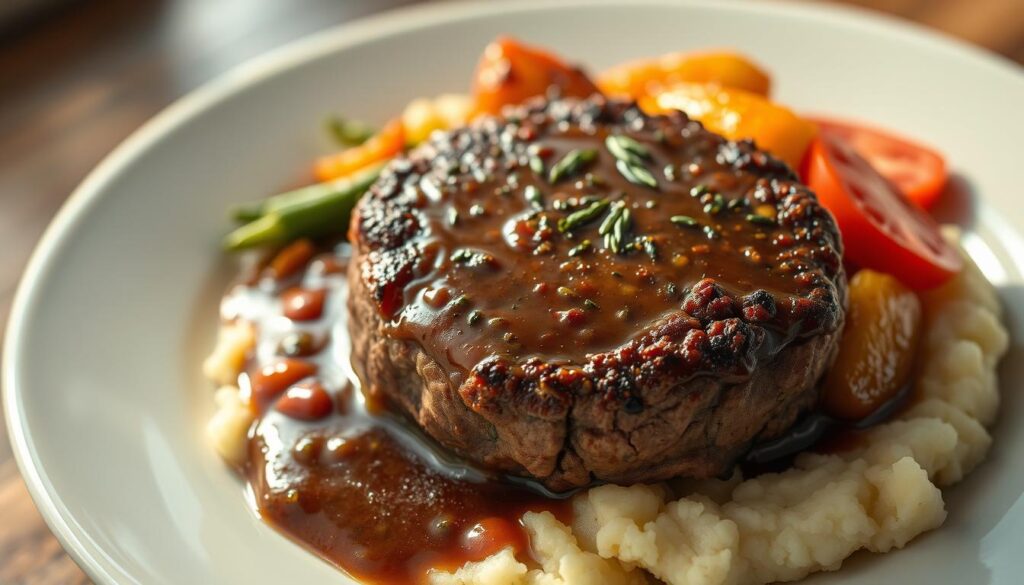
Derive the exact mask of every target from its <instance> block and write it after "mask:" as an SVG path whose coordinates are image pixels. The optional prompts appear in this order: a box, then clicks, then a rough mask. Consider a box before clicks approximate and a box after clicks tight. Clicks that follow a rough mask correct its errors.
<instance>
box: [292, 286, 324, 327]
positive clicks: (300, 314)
mask: <svg viewBox="0 0 1024 585" xmlns="http://www.w3.org/2000/svg"><path fill="white" fill-rule="evenodd" d="M325 300H327V291H326V290H324V289H322V288H318V289H303V288H290V289H288V290H286V291H284V293H282V294H281V303H282V304H283V305H284V308H283V310H282V312H283V313H284V316H285V317H288V318H289V319H291V320H292V321H314V320H316V319H319V318H320V316H321V315H323V313H324V301H325Z"/></svg>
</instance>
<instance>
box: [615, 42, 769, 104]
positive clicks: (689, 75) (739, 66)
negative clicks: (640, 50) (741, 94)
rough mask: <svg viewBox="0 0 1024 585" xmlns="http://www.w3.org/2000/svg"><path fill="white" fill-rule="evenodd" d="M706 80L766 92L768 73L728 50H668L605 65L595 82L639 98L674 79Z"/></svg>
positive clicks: (622, 95) (702, 81) (731, 86)
mask: <svg viewBox="0 0 1024 585" xmlns="http://www.w3.org/2000/svg"><path fill="white" fill-rule="evenodd" d="M680 82H685V83H709V84H714V85H720V86H722V87H728V88H734V89H741V90H744V91H749V92H751V93H756V94H758V95H764V96H766V95H768V92H769V91H770V90H771V83H772V82H771V77H769V76H768V73H767V72H766V71H764V70H763V69H762V68H760V67H758V66H757V65H756V64H755V63H754V62H753V61H751V60H750V59H747V58H746V57H744V56H743V55H739V54H737V53H730V52H712V53H669V54H667V55H662V56H659V57H653V58H648V59H640V60H637V61H630V62H628V63H623V64H621V65H616V66H615V67H612V68H611V69H606V70H605V71H603V72H601V74H600V75H598V77H597V85H598V87H600V88H601V91H602V92H604V93H605V94H607V95H609V96H616V97H629V98H633V99H640V98H642V97H644V96H647V95H652V94H655V93H658V92H659V90H660V88H664V87H667V86H671V85H674V84H676V83H680Z"/></svg>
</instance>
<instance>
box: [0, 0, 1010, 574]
mask: <svg viewBox="0 0 1024 585" xmlns="http://www.w3.org/2000/svg"><path fill="white" fill-rule="evenodd" d="M765 1H768V0H765ZM806 1H810V0H806ZM413 3H420V2H417V1H416V0H0V331H2V327H3V326H4V324H5V323H6V320H7V313H8V310H9V307H10V302H11V297H12V295H13V294H14V289H15V287H16V285H17V281H18V277H19V276H20V273H21V271H22V269H23V267H24V265H25V262H26V260H27V258H28V255H29V253H30V252H31V250H32V248H33V246H34V245H35V243H36V241H37V240H38V238H39V236H40V234H41V233H42V231H43V229H44V228H45V227H46V224H47V223H48V222H49V220H50V218H51V217H52V216H53V214H54V213H55V212H56V211H57V209H58V208H59V207H60V205H61V203H62V202H63V201H64V199H65V198H66V197H67V196H68V194H69V193H70V192H71V191H72V190H73V189H74V187H75V185H76V184H77V183H78V182H79V181H80V180H81V179H82V178H83V177H84V176H85V175H86V174H87V173H88V171H89V170H90V169H91V168H92V167H93V166H95V165H96V163H98V162H99V161H100V159H101V158H102V157H103V156H104V155H105V154H107V153H108V152H109V151H110V150H111V149H112V148H113V147H114V146H116V145H117V144H118V143H119V142H120V141H121V140H123V139H124V138H125V137H126V136H127V135H128V134H130V133H131V132H132V131H133V130H135V129H136V128H137V127H138V126H139V125H141V124H142V123H143V122H145V121H146V120H147V119H148V118H150V117H151V116H153V115H154V114H155V113H157V112H158V111H159V110H161V109H162V108H164V107H165V106H166V105H168V104H169V103H170V102H172V101H173V100H174V99H176V98H178V97H180V96H182V95H183V94H185V93H187V92H188V91H190V90H192V89H194V88H195V87H196V86H198V85H200V84H202V83H203V82H205V81H208V80H210V79H211V78H213V77H215V76H217V75H218V74H220V73H222V72H224V71H226V70H228V69H230V68H231V67H233V66H235V65H237V64H239V63H241V62H243V61H246V60H248V59H250V58H251V57H254V56H256V55H258V54H260V53H263V52H265V51H267V50H269V49H272V48H274V47H277V46H279V45H281V44H284V43H286V42H288V41H291V40H293V39H296V38H298V37H301V36H304V35H306V34H309V33H312V32H315V31H317V30H321V29H324V28H327V27H331V26H334V25H337V24H340V23H345V22H349V21H351V20H353V19H356V18H359V17H360V16H365V15H368V14H371V13H376V12H381V11H384V10H388V9H391V8H394V7H397V6H400V5H404V4H413ZM846 3H848V4H854V5H858V6H860V7H863V8H865V9H868V10H875V11H879V12H884V13H888V14H892V15H895V16H897V17H899V18H903V19H906V20H909V21H914V22H918V23H920V24H923V25H925V26H928V27H932V28H934V29H938V30H940V31H943V32H946V33H948V34H950V35H953V36H956V37H959V38H961V39H964V40H966V41H968V42H971V43H973V44H975V45H978V46H981V47H984V48H986V49H989V50H991V51H994V52H996V53H1000V54H1002V55H1003V56H1005V57H1007V58H1009V59H1011V60H1014V61H1016V62H1017V63H1024V0H849V1H848V2H846ZM88 582H89V581H88V580H87V579H86V577H85V576H84V575H83V574H82V573H81V572H80V571H79V570H78V568H77V567H76V566H75V565H74V563H73V562H72V561H71V560H70V559H69V558H68V557H67V556H66V555H65V554H64V553H63V551H62V550H61V548H60V545H59V544H58V543H57V542H56V540H55V539H54V538H53V537H52V536H51V535H50V534H49V532H48V531H47V530H46V527H45V526H44V525H43V523H42V521H41V520H40V518H39V516H38V514H37V513H36V511H35V508H34V507H33V505H32V503H31V501H30V500H29V497H28V494H27V493H26V492H25V488H24V486H23V484H22V482H21V480H20V477H19V476H18V473H17V470H16V468H15V465H14V461H13V460H12V459H11V452H10V446H9V444H8V441H7V435H6V430H5V429H4V427H3V423H2V421H0V585H9V584H11V585H13V584H18V585H21V584H26V585H27V584H51V583H53V584H57V583H60V584H77V583H88Z"/></svg>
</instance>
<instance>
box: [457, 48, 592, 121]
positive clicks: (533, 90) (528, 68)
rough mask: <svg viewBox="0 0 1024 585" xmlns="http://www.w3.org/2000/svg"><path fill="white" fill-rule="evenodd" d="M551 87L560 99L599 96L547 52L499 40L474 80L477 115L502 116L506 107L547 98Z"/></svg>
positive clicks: (580, 75) (487, 50) (573, 69)
mask: <svg viewBox="0 0 1024 585" xmlns="http://www.w3.org/2000/svg"><path fill="white" fill-rule="evenodd" d="M552 86H555V87H557V88H558V89H559V92H560V95H561V97H578V98H584V97H588V96H590V95H592V94H595V93H600V90H599V89H598V88H597V86H596V85H594V82H593V81H591V80H590V78H589V77H587V75H586V74H585V73H583V71H581V70H580V69H577V68H576V67H572V66H570V65H567V64H566V63H564V62H562V61H561V60H560V59H558V58H557V57H555V56H554V55H552V54H550V53H547V52H546V51H542V50H540V49H537V48H535V47H529V46H527V45H524V44H522V43H520V42H519V41H517V40H515V39H513V38H510V37H500V38H498V39H496V40H495V41H494V42H492V43H491V44H489V45H487V48H485V49H484V54H483V56H482V57H481V58H480V63H479V64H478V65H477V69H476V74H475V75H474V76H473V98H474V101H475V106H474V115H476V114H497V113H500V112H501V110H502V108H504V107H505V106H507V105H511V104H521V103H523V102H524V101H526V100H527V99H529V98H532V97H536V96H542V95H545V94H546V93H547V91H548V88H550V87H552Z"/></svg>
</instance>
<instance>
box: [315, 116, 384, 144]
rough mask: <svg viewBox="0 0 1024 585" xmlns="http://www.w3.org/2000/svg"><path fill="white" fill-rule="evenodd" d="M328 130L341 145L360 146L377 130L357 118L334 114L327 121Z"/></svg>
mask: <svg viewBox="0 0 1024 585" xmlns="http://www.w3.org/2000/svg"><path fill="white" fill-rule="evenodd" d="M326 126H327V132H328V133H329V134H330V135H331V138H332V139H333V140H334V141H335V142H337V143H338V144H339V145H340V146H359V145H360V144H362V143H364V142H366V141H367V140H369V139H370V137H371V136H373V135H374V133H375V132H376V131H375V130H374V129H373V127H372V126H370V125H369V124H366V123H365V122H359V121H357V120H346V119H345V118H341V117H338V116H332V117H330V118H328V119H327V122H326Z"/></svg>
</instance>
